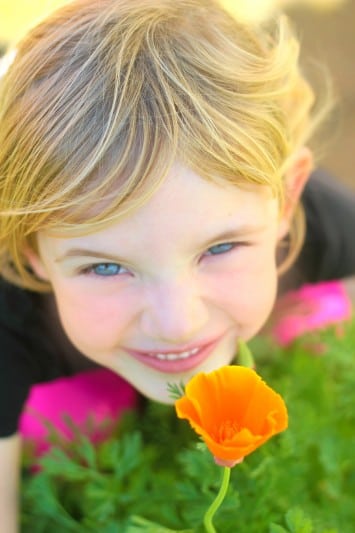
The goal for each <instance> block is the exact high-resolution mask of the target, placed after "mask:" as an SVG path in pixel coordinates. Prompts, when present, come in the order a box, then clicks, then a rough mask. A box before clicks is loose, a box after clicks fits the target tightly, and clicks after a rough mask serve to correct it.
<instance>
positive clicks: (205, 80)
mask: <svg viewBox="0 0 355 533" xmlns="http://www.w3.org/2000/svg"><path fill="white" fill-rule="evenodd" d="M298 56H299V45H298V41H297V39H296V38H295V36H294V35H293V33H292V31H291V29H290V27H289V24H288V22H287V20H286V18H285V17H283V16H281V17H277V18H275V19H273V20H271V21H268V23H265V24H263V25H259V26H253V25H247V24H242V23H240V22H238V20H236V19H235V18H234V17H232V16H231V15H230V14H228V13H227V12H226V11H225V10H224V9H223V8H222V7H221V5H219V4H218V3H217V2H215V1H214V0H178V1H177V0H100V2H98V1H97V0H77V1H75V2H72V3H70V4H68V5H65V6H64V7H63V8H61V9H60V10H58V11H56V12H54V13H53V14H52V15H51V16H50V17H49V18H47V19H46V20H44V21H43V22H42V23H41V24H39V25H38V26H36V27H35V28H34V29H32V31H31V32H30V33H29V34H28V35H27V36H26V37H25V38H24V39H23V40H22V41H21V42H20V43H19V44H18V46H17V55H16V59H15V61H14V62H13V64H12V65H11V67H10V69H9V71H8V72H7V74H6V76H5V77H4V79H3V80H2V82H1V90H0V215H1V216H0V235H1V238H0V272H1V273H2V275H3V277H5V278H6V279H8V280H10V281H11V282H13V283H16V284H19V285H20V286H23V287H27V288H30V289H33V290H46V289H48V288H49V287H48V285H47V284H45V283H44V282H42V281H40V280H38V279H37V278H36V277H35V276H34V274H33V273H32V272H31V270H30V269H29V268H28V265H27V263H26V258H25V254H24V251H25V250H26V248H28V247H32V248H36V239H35V236H36V232H38V231H39V230H43V229H48V228H54V227H55V229H56V231H57V232H59V233H60V235H62V236H71V235H78V234H85V233H90V232H94V231H96V230H97V229H100V228H102V227H104V226H105V225H109V224H110V223H112V222H114V221H115V220H117V219H118V218H119V217H122V216H125V215H127V214H128V213H130V212H131V210H132V209H135V208H137V207H139V206H140V205H142V204H143V203H144V202H146V201H147V199H148V198H149V197H150V196H151V195H152V194H153V193H154V191H155V190H156V189H157V187H159V184H160V183H161V182H162V180H164V177H165V176H166V174H167V172H168V171H169V169H170V168H171V166H172V164H173V163H174V162H175V161H177V160H178V161H180V162H181V163H182V164H184V165H186V166H188V167H189V168H191V169H192V170H194V171H196V172H197V173H198V174H199V175H201V176H203V177H204V178H205V179H207V180H213V181H218V182H221V181H222V182H223V181H226V182H229V183H233V184H236V185H238V186H242V185H243V184H245V183H252V184H260V185H266V186H269V187H271V189H272V191H273V192H274V194H275V195H276V196H277V197H278V198H279V200H280V206H282V203H283V198H284V176H285V171H286V170H287V165H288V163H289V160H290V158H291V156H292V154H294V153H295V151H296V150H297V148H298V147H300V146H302V145H304V144H305V143H306V142H307V141H308V139H309V137H310V135H311V133H312V131H313V129H314V126H315V124H316V122H317V120H318V118H317V117H313V116H312V113H311V110H312V107H313V103H314V95H313V91H312V89H311V87H310V85H309V84H308V83H307V81H306V80H305V79H304V77H303V75H302V73H301V72H300V68H299V64H298ZM296 218H297V217H296ZM300 220H301V219H300ZM295 228H296V229H297V228H298V230H299V229H300V228H301V233H299V231H298V233H297V232H296V234H297V235H298V236H297V238H296V241H295V243H296V244H295V243H294V244H293V245H292V246H291V252H292V250H293V251H295V250H296V251H297V248H299V246H300V243H301V242H302V238H303V230H302V224H300V223H296V225H295ZM292 253H293V254H294V252H292ZM292 253H291V255H292Z"/></svg>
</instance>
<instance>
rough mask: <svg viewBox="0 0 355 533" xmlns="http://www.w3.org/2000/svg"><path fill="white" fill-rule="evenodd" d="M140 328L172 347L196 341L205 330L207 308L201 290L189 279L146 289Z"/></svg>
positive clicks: (146, 333)
mask: <svg viewBox="0 0 355 533" xmlns="http://www.w3.org/2000/svg"><path fill="white" fill-rule="evenodd" d="M146 296H147V298H146V305H145V307H144V311H143V313H142V315H141V316H142V319H141V328H142V331H143V333H144V334H145V335H147V336H148V337H150V338H152V339H154V340H158V341H162V342H166V343H169V344H182V343H187V342H188V341H191V340H193V339H194V338H196V336H197V335H198V334H199V333H200V332H201V331H202V330H203V329H205V326H206V324H207V320H208V306H207V303H206V302H205V301H204V300H203V297H202V295H201V294H200V291H199V290H198V287H197V285H196V284H195V283H193V282H191V281H190V282H188V281H186V280H181V281H175V282H164V283H160V284H155V286H154V287H150V288H149V289H147V294H146Z"/></svg>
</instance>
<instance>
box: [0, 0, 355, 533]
mask: <svg viewBox="0 0 355 533" xmlns="http://www.w3.org/2000/svg"><path fill="white" fill-rule="evenodd" d="M298 48H299V47H298V43H297V41H296V39H295V37H294V35H293V34H292V32H291V30H290V28H289V27H288V24H287V21H286V20H285V19H284V18H279V19H277V20H274V21H272V22H270V23H269V24H265V25H260V26H259V27H256V26H248V25H246V24H241V23H239V22H238V21H237V20H235V19H234V18H233V17H232V16H231V15H228V14H227V13H226V12H225V11H224V10H223V8H222V7H221V6H220V5H219V4H218V3H217V2H216V1H214V0H179V2H176V1H175V0H101V1H100V2H97V0H77V1H75V2H73V3H71V4H68V5H67V6H65V7H63V8H62V9H61V10H59V11H58V12H56V13H54V14H53V15H52V16H51V17H50V18H48V19H47V20H45V21H44V22H43V23H42V24H40V25H39V26H37V27H36V28H34V29H33V30H32V31H31V32H30V33H29V34H28V36H27V37H26V38H25V39H24V40H23V41H22V42H21V43H20V44H19V45H18V47H17V53H16V58H15V60H14V62H13V64H12V66H11V67H10V68H9V70H8V72H7V74H6V76H5V77H4V79H3V81H2V85H1V100H0V176H1V185H0V190H1V195H0V198H1V203H0V212H1V217H0V235H1V241H0V242H1V247H0V258H1V259H0V261H1V263H0V264H1V267H0V268H1V274H2V277H3V283H2V286H1V298H2V303H1V307H2V314H1V318H0V320H1V322H0V336H1V362H0V365H1V372H0V379H1V383H0V391H1V394H2V398H1V412H0V431H1V437H2V438H1V440H0V470H1V472H2V476H1V481H0V516H1V517H2V528H3V530H4V531H6V532H7V533H10V532H13V531H16V522H17V520H16V515H17V507H16V501H17V490H18V481H17V479H18V478H17V476H16V475H15V472H16V470H18V465H19V451H20V443H21V437H20V434H19V431H18V420H19V417H20V414H21V411H22V409H23V405H24V402H25V399H26V397H27V395H28V392H29V390H30V388H31V386H32V385H33V384H34V383H38V382H46V381H50V380H53V379H55V378H57V377H59V376H63V375H68V374H73V373H75V372H78V371H80V370H84V369H88V368H92V367H97V366H99V368H101V367H105V368H108V369H110V370H112V371H113V372H114V373H116V374H118V375H119V376H121V377H122V378H124V379H125V380H127V381H128V382H129V383H130V384H132V385H133V386H134V387H135V388H136V389H137V390H138V391H140V392H141V393H142V394H143V395H145V396H148V397H149V398H152V399H155V400H158V401H161V402H168V401H169V398H168V395H167V389H166V384H167V382H174V381H176V382H180V381H181V380H182V381H187V380H188V379H189V378H190V377H191V376H192V375H193V374H195V373H196V372H199V371H209V370H212V369H214V368H217V367H219V366H221V365H225V364H228V363H230V362H231V360H232V359H233V358H234V355H235V346H236V343H237V340H238V338H243V339H245V340H248V339H249V338H251V337H252V336H254V335H255V334H256V333H257V332H258V331H259V330H260V329H261V328H262V326H263V325H264V323H265V322H266V320H267V318H268V317H269V315H270V312H271V310H272V308H273V305H274V301H275V297H276V293H277V279H278V274H279V273H280V272H282V271H284V270H285V269H286V268H287V267H288V266H289V265H290V264H291V263H292V261H293V260H294V258H295V257H296V255H297V253H298V252H299V250H300V248H301V246H302V242H303V234H304V231H303V223H302V220H303V218H302V211H301V209H300V207H299V199H300V197H301V194H302V191H303V189H304V187H305V184H306V182H307V180H308V177H309V175H310V172H311V170H312V167H313V163H312V155H311V151H310V149H309V148H308V142H309V140H310V136H311V134H312V133H313V130H314V128H315V126H316V125H317V124H318V122H319V120H320V118H321V115H322V112H320V113H317V114H315V113H314V112H313V108H314V94H313V91H312V89H311V87H310V85H309V84H308V82H307V81H306V80H305V79H304V77H303V76H302V74H301V72H300V68H299V65H298ZM324 197H326V198H328V197H329V194H328V193H326V194H325V195H324ZM344 204H346V202H344ZM324 205H327V204H326V203H325V204H324ZM344 209H345V208H344ZM344 209H343V213H344ZM351 212H352V211H351ZM285 250H286V253H285ZM352 266H353V265H352ZM351 268H352V267H351ZM354 270H355V269H354ZM305 272H306V276H307V270H305ZM337 274H338V273H337V272H335V271H334V272H332V276H333V277H337ZM318 279H321V278H318Z"/></svg>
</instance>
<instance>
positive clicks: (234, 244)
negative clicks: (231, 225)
mask: <svg viewBox="0 0 355 533" xmlns="http://www.w3.org/2000/svg"><path fill="white" fill-rule="evenodd" d="M249 244H250V243H248V242H222V243H220V244H215V245H213V246H210V248H208V250H207V251H206V252H205V253H204V254H203V255H204V256H205V257H206V256H207V257H214V256H216V255H225V254H228V253H229V252H232V251H233V250H234V249H235V248H237V247H238V248H239V247H241V246H248V245H249ZM218 247H220V248H221V249H222V251H218V252H217V253H212V252H211V250H212V249H216V248H218ZM223 247H228V249H227V250H226V249H223ZM111 265H113V266H115V267H119V270H122V269H123V270H124V272H116V273H114V274H108V275H104V274H98V273H97V272H95V269H97V268H98V267H100V266H105V267H107V266H111ZM127 272H128V271H127V270H126V269H125V268H124V267H122V265H120V264H118V263H110V262H103V263H94V264H92V265H89V266H87V267H85V268H83V269H81V270H80V272H79V274H81V275H86V276H89V275H93V276H96V277H100V278H105V277H106V278H112V277H116V276H119V275H122V274H126V273H127Z"/></svg>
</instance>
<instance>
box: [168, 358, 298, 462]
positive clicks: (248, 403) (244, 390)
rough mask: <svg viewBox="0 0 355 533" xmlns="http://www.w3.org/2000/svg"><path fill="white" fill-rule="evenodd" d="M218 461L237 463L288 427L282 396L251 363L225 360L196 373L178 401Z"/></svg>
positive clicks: (180, 412)
mask: <svg viewBox="0 0 355 533" xmlns="http://www.w3.org/2000/svg"><path fill="white" fill-rule="evenodd" d="M175 408H176V413H177V416H178V417H179V418H185V419H187V420H188V421H189V422H190V425H191V427H192V428H193V429H194V430H195V431H196V433H197V434H198V435H200V436H201V437H202V439H203V440H204V442H205V443H206V445H207V448H208V449H209V450H210V452H211V453H212V454H213V456H214V457H215V460H216V462H217V463H218V464H221V465H224V466H233V465H234V464H236V463H238V462H240V461H242V460H243V458H244V457H245V456H246V455H248V454H249V453H251V452H253V451H254V450H255V449H256V448H258V447H259V446H261V445H262V444H263V443H264V442H265V441H267V440H268V439H269V438H270V437H272V436H273V435H275V434H276V433H279V432H280V431H283V430H284V429H286V427H287V419H288V417H287V409H286V406H285V403H284V401H283V399H282V398H281V396H280V395H279V394H277V393H276V392H275V391H274V390H273V389H271V388H270V387H269V386H268V385H267V384H266V383H265V382H264V381H263V380H262V379H261V377H260V376H259V375H258V374H257V373H256V372H255V371H254V370H252V369H251V368H246V367H243V366H224V367H222V368H220V369H218V370H215V371H213V372H211V373H209V374H205V373H200V374H197V375H196V376H194V377H193V378H192V379H191V380H190V381H189V383H188V384H187V385H186V388H185V395H184V396H183V397H182V398H179V399H178V400H177V401H176V402H175Z"/></svg>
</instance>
